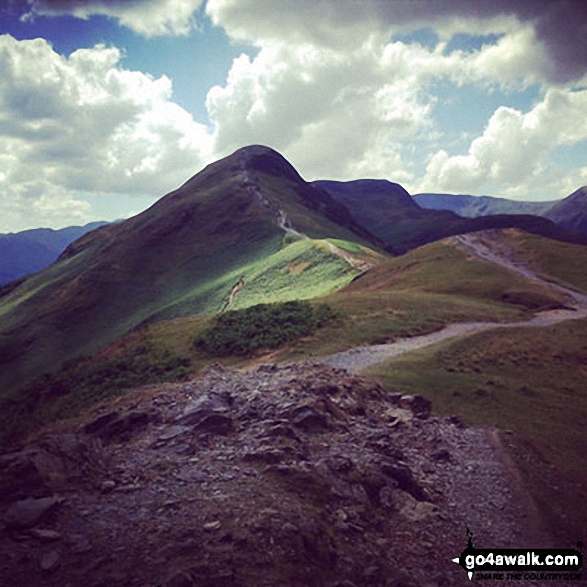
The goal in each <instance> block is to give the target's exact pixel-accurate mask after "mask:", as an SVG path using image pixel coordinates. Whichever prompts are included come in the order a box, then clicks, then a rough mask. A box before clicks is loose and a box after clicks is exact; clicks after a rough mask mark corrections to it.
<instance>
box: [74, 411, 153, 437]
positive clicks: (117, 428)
mask: <svg viewBox="0 0 587 587" xmlns="http://www.w3.org/2000/svg"><path fill="white" fill-rule="evenodd" d="M150 419H151V418H150V416H149V414H148V413H147V412H140V411H130V412H127V413H126V414H120V413H118V412H110V413H109V414H105V415H104V416H100V417H99V418H97V419H96V420H94V421H93V422H90V423H89V424H87V425H86V426H85V427H84V432H85V433H86V434H95V435H96V436H98V437H99V438H101V439H102V440H105V441H122V442H124V441H127V440H130V438H131V437H132V436H133V435H134V434H136V433H137V432H139V431H140V430H142V429H144V428H145V427H146V426H147V424H148V423H149V421H150Z"/></svg>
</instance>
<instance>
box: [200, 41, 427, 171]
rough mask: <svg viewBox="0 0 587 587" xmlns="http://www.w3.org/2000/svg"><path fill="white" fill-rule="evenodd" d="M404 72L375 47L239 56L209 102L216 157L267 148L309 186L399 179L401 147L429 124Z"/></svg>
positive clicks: (289, 48) (281, 48)
mask: <svg viewBox="0 0 587 587" xmlns="http://www.w3.org/2000/svg"><path fill="white" fill-rule="evenodd" d="M420 50H421V51H424V50H423V49H421V48H420ZM405 65H406V64H405V61H404V60H402V59H395V60H389V59H387V58H386V57H384V56H383V55H382V52H381V48H380V47H379V46H377V45H375V46H373V45H372V44H370V43H366V44H365V45H364V46H362V47H360V48H358V49H357V50H355V51H354V52H352V54H345V53H341V52H339V51H336V50H333V49H328V48H323V47H320V48H319V47H316V46H312V45H292V44H277V43H271V44H269V45H267V46H263V47H262V48H261V50H260V52H259V53H258V55H257V56H256V57H255V58H254V59H251V58H250V57H249V56H247V55H241V56H240V57H239V58H238V59H236V60H235V61H234V63H233V66H232V68H231V70H230V72H229V75H228V79H227V82H226V85H225V86H223V87H220V86H216V87H214V88H212V89H211V90H210V92H209V94H208V100H207V106H208V110H209V113H210V116H211V118H212V119H213V120H214V122H215V123H216V129H217V130H216V142H215V149H216V153H217V154H219V155H220V154H227V153H229V152H231V151H233V150H234V149H236V148H238V147H241V146H243V145H246V144H251V143H262V144H266V145H270V146H272V147H274V148H276V149H277V150H279V151H281V152H282V153H284V154H285V155H286V156H288V157H290V158H291V160H292V162H293V163H294V165H296V166H298V167H299V169H300V171H301V172H302V174H303V175H304V176H305V177H307V178H309V179H312V178H316V177H333V178H348V177H351V174H352V173H353V171H354V172H356V171H357V170H358V169H361V170H362V171H363V172H365V173H371V175H377V176H380V175H381V174H382V173H383V170H384V169H385V170H386V171H387V172H393V171H395V172H398V173H399V172H401V171H402V170H401V169H398V168H396V167H394V169H391V165H390V164H389V163H390V162H391V161H393V165H394V166H395V165H397V163H398V161H399V160H400V158H399V151H400V147H401V143H402V142H406V141H409V140H413V139H415V138H416V137H417V136H418V133H420V132H421V131H422V130H423V129H425V128H426V129H427V128H428V127H429V126H430V124H431V123H430V112H431V98H430V97H429V96H427V95H426V93H425V92H423V87H422V84H420V83H416V82H415V81H414V80H413V79H412V72H410V70H409V68H407V67H405ZM392 146H393V148H392ZM367 153H371V156H370V157H369V158H368V161H369V163H370V165H369V164H367V163H366V159H365V157H366V154H367ZM385 161H387V162H388V163H387V164H386V163H385Z"/></svg>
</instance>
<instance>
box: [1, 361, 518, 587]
mask: <svg viewBox="0 0 587 587" xmlns="http://www.w3.org/2000/svg"><path fill="white" fill-rule="evenodd" d="M500 455H501V451H500V449H499V446H497V445H496V444H495V443H492V442H491V434H490V433H489V432H488V431H486V430H482V429H477V428H467V427H465V426H464V425H463V424H462V422H461V421H460V419H458V418H456V417H453V418H444V417H438V416H434V415H432V414H431V413H430V403H429V402H428V400H425V399H424V398H422V397H419V396H405V395H402V394H400V393H398V394H391V395H390V394H389V393H387V392H385V391H384V390H383V389H382V388H381V387H380V386H379V385H377V384H376V383H374V382H373V381H371V380H369V379H366V378H361V377H357V376H354V375H350V374H349V373H347V372H346V371H344V370H341V369H333V368H331V367H327V366H318V365H312V364H296V365H289V366H276V365H261V366H257V367H255V368H253V369H252V370H250V371H248V372H238V371H233V370H228V369H225V368H222V367H220V366H216V365H213V366H211V367H209V368H207V370H206V371H205V372H204V373H203V374H202V375H201V376H200V377H198V378H196V379H193V380H191V381H188V382H185V383H180V384H168V385H159V386H152V387H148V388H143V389H141V390H137V391H135V392H133V393H130V394H128V395H126V396H124V397H122V398H119V399H118V400H116V401H115V402H112V403H109V404H106V405H102V406H100V407H98V408H95V409H94V410H93V411H91V412H88V413H87V414H85V415H84V416H83V417H82V418H80V419H78V420H76V421H69V422H61V423H59V424H56V425H53V427H52V428H50V429H46V430H45V431H43V432H42V433H40V434H38V435H37V436H36V437H34V438H30V439H28V440H27V441H26V442H24V443H23V444H22V445H20V446H13V447H11V449H10V452H5V453H4V454H3V455H1V456H0V496H1V499H2V504H1V506H2V509H1V510H0V514H1V519H2V522H3V531H2V533H1V534H0V549H1V551H2V552H3V553H4V555H3V556H2V558H1V559H0V583H1V584H3V585H10V586H11V587H19V586H22V587H25V586H26V587H31V586H45V585H46V586H52V585H59V586H62V587H63V586H67V585H69V586H72V587H74V586H77V585H86V586H88V587H100V586H108V587H116V586H120V587H123V586H124V587H128V586H135V585H136V586H137V587H138V586H141V587H142V586H152V587H155V586H159V587H190V586H194V587H196V586H197V587H224V586H226V587H239V586H242V587H262V586H271V587H280V586H281V587H293V586H300V587H302V586H303V587H312V586H316V587H318V586H328V587H335V586H338V587H353V586H356V587H360V586H363V585H369V586H372V587H377V586H385V587H391V586H394V587H400V586H420V587H422V586H436V585H455V584H457V583H459V582H460V581H463V580H465V575H464V571H463V570H462V569H461V568H460V567H459V566H457V565H455V564H454V563H453V562H451V559H452V558H454V557H456V556H458V555H459V554H460V553H461V551H462V550H463V548H464V547H465V545H466V527H469V528H470V529H471V530H472V531H473V532H474V533H475V539H476V542H477V544H478V545H479V546H482V545H483V544H488V545H490V544H499V546H500V547H504V546H507V545H515V544H517V543H520V542H522V543H523V542H524V540H525V539H527V536H522V535H520V533H519V529H520V528H523V527H525V524H524V522H523V520H522V516H523V515H524V512H522V511H521V510H520V509H519V507H520V506H519V505H518V506H516V505H515V504H520V503H521V501H522V500H520V499H518V497H519V496H517V495H515V489H512V487H513V486H514V484H512V480H511V478H510V476H509V473H508V470H507V467H506V466H505V465H504V463H503V461H502V459H501V456H500ZM496 512H499V514H498V515H496Z"/></svg>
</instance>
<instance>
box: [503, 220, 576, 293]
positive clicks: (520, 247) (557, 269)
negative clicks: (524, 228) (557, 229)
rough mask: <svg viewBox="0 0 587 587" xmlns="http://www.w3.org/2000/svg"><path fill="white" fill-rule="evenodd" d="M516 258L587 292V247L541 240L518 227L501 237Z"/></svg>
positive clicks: (569, 285)
mask: <svg viewBox="0 0 587 587" xmlns="http://www.w3.org/2000/svg"><path fill="white" fill-rule="evenodd" d="M500 238H501V239H503V240H504V241H505V243H506V245H507V246H508V247H509V248H511V249H512V250H513V251H514V252H515V254H516V257H517V258H520V259H523V260H524V261H525V262H526V263H527V264H528V265H529V266H530V267H531V268H532V269H533V270H534V271H536V272H537V273H539V274H541V275H544V276H546V277H548V278H549V279H552V280H554V281H557V282H559V283H561V284H563V285H566V286H568V287H571V288H575V289H579V290H582V291H584V292H587V271H585V267H587V247H585V246H582V245H574V244H570V243H562V242H559V241H554V240H550V239H544V238H541V237H539V236H536V235H533V234H527V233H525V232H521V231H519V230H507V231H502V235H501V237H500Z"/></svg>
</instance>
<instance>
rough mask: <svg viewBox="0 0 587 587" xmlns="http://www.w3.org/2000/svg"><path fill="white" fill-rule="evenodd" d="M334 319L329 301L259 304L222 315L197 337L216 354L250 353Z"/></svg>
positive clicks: (208, 349) (295, 337) (284, 341)
mask: <svg viewBox="0 0 587 587" xmlns="http://www.w3.org/2000/svg"><path fill="white" fill-rule="evenodd" d="M335 318H336V315H335V313H334V312H333V310H332V309H331V308H330V307H329V306H327V305H326V304H322V305H320V306H317V307H314V306H312V305H311V304H310V303H308V302H299V301H295V302H285V303H282V304H259V305H257V306H252V307H250V308H246V309H244V310H235V311H231V312H226V314H222V315H220V316H219V317H218V318H217V319H216V322H215V324H214V325H213V326H212V327H210V328H208V329H207V330H206V331H204V332H203V333H202V334H201V335H200V336H199V337H198V338H196V340H195V345H196V346H197V347H198V348H200V349H202V350H204V351H206V352H207V353H209V354H211V355H215V356H227V355H251V354H254V353H255V352H256V351H258V350H260V349H270V348H276V347H279V346H281V345H283V344H285V343H286V342H289V341H292V340H295V339H297V338H300V337H302V336H307V335H308V334H311V333H312V332H313V331H314V330H316V329H317V328H321V327H322V326H324V325H326V324H327V323H329V322H331V321H332V320H334V319H335Z"/></svg>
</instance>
